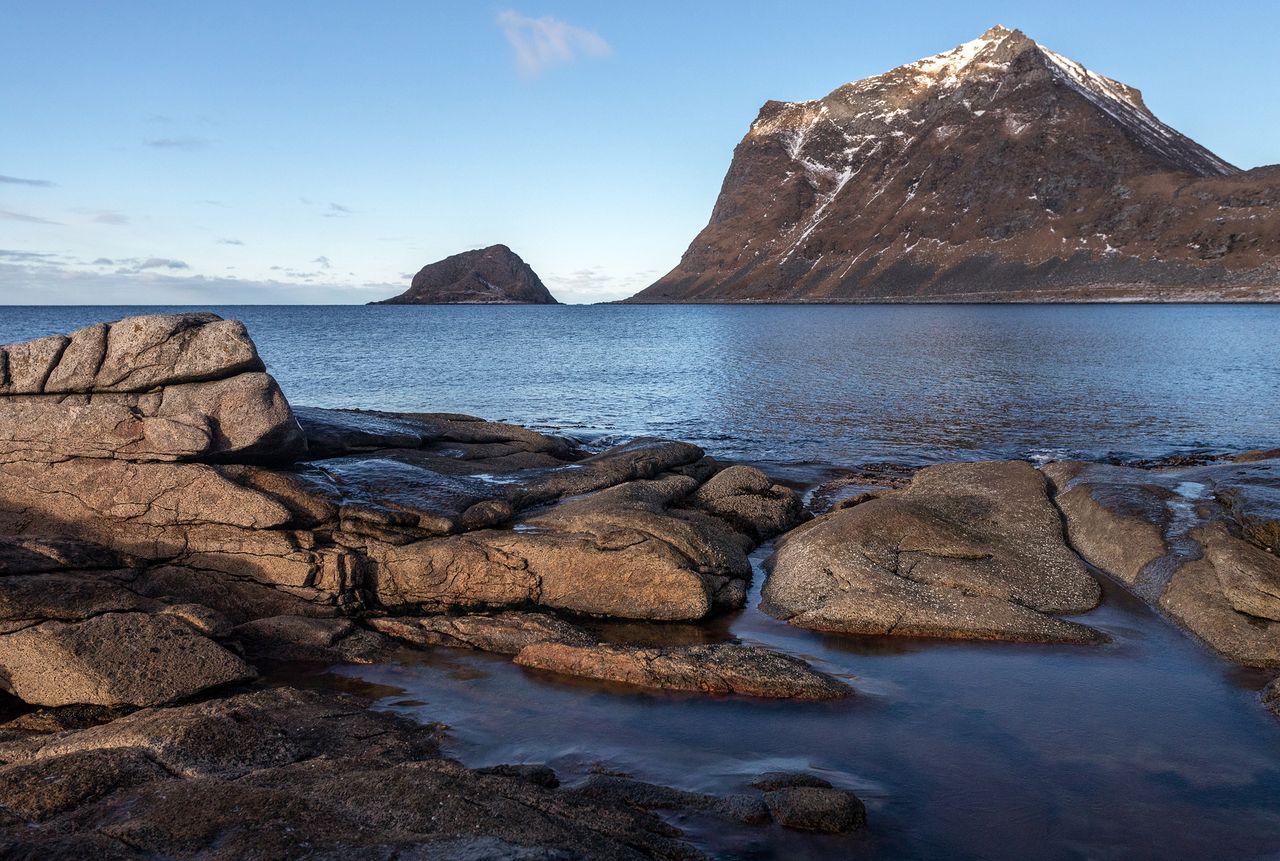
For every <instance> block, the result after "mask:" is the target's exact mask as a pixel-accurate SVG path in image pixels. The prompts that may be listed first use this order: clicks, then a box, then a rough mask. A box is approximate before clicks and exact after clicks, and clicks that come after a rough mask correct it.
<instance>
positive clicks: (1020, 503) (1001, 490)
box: [761, 461, 1101, 643]
mask: <svg viewBox="0 0 1280 861" xmlns="http://www.w3.org/2000/svg"><path fill="white" fill-rule="evenodd" d="M771 568H772V570H771V573H770V574H769V579H768V580H767V581H766V583H765V585H764V591H763V600H762V603H761V608H762V609H764V610H765V611H766V612H768V613H770V614H772V615H775V616H777V617H779V618H782V619H786V620H787V621H789V622H791V623H792V624H794V625H798V626H800V627H803V628H812V629H815V630H821V631H832V632H838V633H847V634H893V635H897V636H916V637H953V638H967V639H998V640H1019V641H1031V642H1066V643H1091V642H1097V641H1099V640H1100V639H1101V636H1100V635H1099V634H1098V633H1097V632H1095V631H1093V630H1092V629H1090V628H1087V627H1085V626H1084V625H1080V624H1077V623H1074V622H1068V621H1065V620H1061V619H1056V618H1054V614H1064V613H1082V612H1085V611H1087V610H1089V609H1092V608H1093V607H1094V606H1095V605H1096V604H1097V603H1098V600H1099V597H1100V594H1101V592H1100V587H1099V585H1098V583H1097V581H1096V580H1094V579H1093V577H1092V576H1090V575H1089V573H1088V572H1087V571H1086V570H1085V568H1084V566H1083V565H1082V564H1081V562H1080V560H1079V559H1078V558H1077V557H1076V556H1075V554H1074V553H1072V552H1071V550H1070V549H1069V548H1068V547H1067V546H1066V544H1065V543H1064V541H1063V537H1062V528H1061V523H1060V521H1059V515H1058V512H1057V511H1056V510H1055V509H1054V507H1053V505H1052V503H1051V502H1050V500H1049V498H1048V495H1047V488H1046V483H1045V480H1044V477H1043V476H1041V475H1040V473H1038V472H1037V471H1036V470H1035V469H1034V468H1032V467H1031V466H1030V465H1029V464H1026V463H1023V462H1021V461H1002V462H991V463H973V464H945V465H942V466H934V467H929V468H927V469H923V470H921V471H920V472H918V473H916V475H915V477H914V478H913V479H912V481H911V484H910V485H908V486H907V487H906V488H905V489H903V490H899V491H892V492H886V493H883V494H881V495H879V496H878V497H876V498H874V499H871V500H869V501H867V502H863V503H861V504H859V505H855V506H853V507H852V508H847V509H843V510H839V511H835V512H832V513H831V514H828V515H825V516H823V517H820V518H818V519H816V520H814V521H812V522H810V523H808V524H806V525H804V526H802V527H800V528H799V529H796V530H794V531H792V532H791V533H789V534H788V535H786V536H784V537H783V539H782V540H781V541H780V542H779V544H778V547H777V551H776V553H775V555H774V557H773V559H772V562H771Z"/></svg>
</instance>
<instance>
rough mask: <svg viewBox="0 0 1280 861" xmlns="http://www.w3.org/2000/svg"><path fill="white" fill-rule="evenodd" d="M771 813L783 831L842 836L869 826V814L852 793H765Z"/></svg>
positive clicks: (800, 789) (802, 789) (805, 789)
mask: <svg viewBox="0 0 1280 861" xmlns="http://www.w3.org/2000/svg"><path fill="white" fill-rule="evenodd" d="M764 802H765V804H766V805H768V807H769V813H771V814H772V815H773V818H774V820H775V821H776V822H777V823H778V824H779V825H781V826H782V827H783V828H793V829H795V830H797V831H819V832H822V833H824V834H840V833H842V832H845V831H853V830H855V829H858V828H862V827H864V826H865V825H866V824H867V810H866V807H865V806H863V804H862V801H861V800H860V799H859V798H858V796H856V795H854V794H853V793H852V792H845V791H844V790H841V789H829V788H825V787H814V786H792V787H786V788H784V789H775V790H773V791H772V792H766V793H765V795H764Z"/></svg>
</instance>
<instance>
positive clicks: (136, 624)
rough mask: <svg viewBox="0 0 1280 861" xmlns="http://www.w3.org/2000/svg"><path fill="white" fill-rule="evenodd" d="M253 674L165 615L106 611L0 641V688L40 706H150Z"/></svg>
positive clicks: (179, 621) (213, 644)
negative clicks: (84, 618) (77, 620)
mask: <svg viewBox="0 0 1280 861" xmlns="http://www.w3.org/2000/svg"><path fill="white" fill-rule="evenodd" d="M253 675H254V672H253V670H252V669H250V668H249V666H248V665H246V664H245V663H244V662H243V661H242V660H240V659H239V658H238V657H236V656H235V655H233V654H231V653H230V652H228V651H227V650H226V649H224V648H223V647H222V646H219V645H218V644H217V643H215V642H214V641H213V640H211V639H209V638H207V637H205V636H203V635H201V634H199V633H197V632H196V631H195V630H193V629H192V628H191V627H190V625H188V624H187V623H185V622H183V621H181V620H180V619H178V618H176V617H174V616H171V615H150V614H147V613H132V612H130V613H120V612H110V613H103V614H102V615H99V616H94V617H92V618H89V619H86V620H84V621H81V622H73V623H66V622H56V621H54V622H44V623H42V624H39V625H34V626H32V627H29V628H24V629H22V630H20V631H16V632H14V633H11V634H4V635H2V636H0V683H3V685H4V686H5V687H6V688H7V689H8V690H9V691H10V692H11V693H13V694H14V695H15V696H17V697H19V698H20V699H22V700H23V701H25V702H28V703H34V704H38V705H45V706H62V705H69V704H73V703H91V704H94V705H104V706H113V705H135V706H147V705H156V704H159V703H167V702H171V701H173V700H176V699H181V698H183V697H187V696H190V695H192V694H196V693H199V692H200V691H203V690H205V689H206V688H211V687H214V686H215V685H222V684H226V683H228V682H237V681H242V680H244V679H248V678H252V677H253Z"/></svg>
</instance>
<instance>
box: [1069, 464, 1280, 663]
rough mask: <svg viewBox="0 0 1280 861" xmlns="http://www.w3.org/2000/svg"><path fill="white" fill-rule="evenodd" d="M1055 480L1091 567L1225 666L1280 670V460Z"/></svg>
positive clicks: (1080, 467) (1072, 471)
mask: <svg viewBox="0 0 1280 861" xmlns="http://www.w3.org/2000/svg"><path fill="white" fill-rule="evenodd" d="M1045 472H1046V473H1047V474H1048V475H1049V476H1050V477H1051V478H1052V479H1053V481H1054V483H1055V484H1056V485H1057V495H1056V498H1057V501H1058V505H1059V506H1060V507H1061V509H1062V511H1063V514H1064V516H1065V519H1066V523H1067V533H1068V535H1069V537H1070V540H1071V543H1072V544H1073V545H1074V546H1075V547H1076V549H1077V550H1079V551H1080V553H1081V555H1083V556H1084V558H1085V559H1087V560H1088V561H1089V562H1091V563H1092V564H1094V565H1096V566H1098V567H1099V568H1101V569H1103V570H1104V571H1106V572H1108V573H1109V574H1111V575H1112V576H1114V577H1116V578H1117V579H1119V580H1121V581H1123V582H1124V583H1126V584H1128V585H1129V586H1130V587H1131V588H1132V589H1133V591H1134V592H1135V593H1137V594H1138V595H1139V596H1141V597H1143V598H1144V599H1146V600H1147V601H1149V602H1150V603H1151V604H1153V605H1154V606H1156V607H1157V608H1159V609H1160V610H1161V611H1163V612H1164V613H1165V614H1167V615H1168V616H1169V617H1170V618H1171V619H1173V620H1174V621H1175V622H1177V623H1178V624H1180V625H1182V626H1183V627H1185V628H1187V629H1188V630H1190V631H1191V632H1192V633H1194V634H1195V635H1196V636H1198V637H1199V638H1200V639H1202V640H1203V641H1204V642H1206V643H1207V644H1208V645H1209V646H1211V647H1212V648H1213V649H1214V650H1215V651H1217V652H1218V653H1220V654H1221V655H1222V656H1223V657H1225V658H1227V659H1229V660H1231V661H1234V662H1236V663H1239V664H1244V665H1247V666H1256V667H1274V666H1280V556H1277V554H1276V551H1275V548H1276V544H1275V541H1274V538H1273V536H1274V535H1275V534H1276V530H1277V529H1278V528H1280V526H1278V524H1280V460H1276V459H1273V458H1262V459H1258V460H1252V459H1251V460H1248V461H1246V462H1240V463H1219V464H1210V465H1206V466H1196V467H1189V468H1182V469H1165V470H1145V469H1134V468H1127V467H1117V466H1104V465H1099V464H1085V463H1056V464H1050V465H1049V466H1047V467H1046V468H1045Z"/></svg>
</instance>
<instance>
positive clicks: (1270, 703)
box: [1262, 678, 1280, 717]
mask: <svg viewBox="0 0 1280 861" xmlns="http://www.w3.org/2000/svg"><path fill="white" fill-rule="evenodd" d="M1262 704H1263V705H1264V706H1266V707H1267V708H1268V709H1270V710H1271V712H1272V713H1273V714H1274V715H1275V716H1276V717H1280V678H1275V679H1272V680H1271V681H1270V682H1269V683H1268V684H1267V686H1266V687H1265V688H1263V689H1262Z"/></svg>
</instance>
